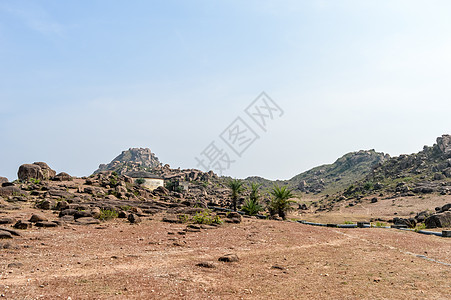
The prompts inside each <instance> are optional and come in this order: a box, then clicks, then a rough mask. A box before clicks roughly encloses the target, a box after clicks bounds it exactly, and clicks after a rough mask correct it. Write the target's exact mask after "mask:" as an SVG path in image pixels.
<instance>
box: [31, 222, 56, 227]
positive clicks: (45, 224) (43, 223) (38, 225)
mask: <svg viewBox="0 0 451 300" xmlns="http://www.w3.org/2000/svg"><path fill="white" fill-rule="evenodd" d="M35 225H36V227H57V226H58V224H57V223H55V222H49V221H42V222H37V223H36V224H35Z"/></svg>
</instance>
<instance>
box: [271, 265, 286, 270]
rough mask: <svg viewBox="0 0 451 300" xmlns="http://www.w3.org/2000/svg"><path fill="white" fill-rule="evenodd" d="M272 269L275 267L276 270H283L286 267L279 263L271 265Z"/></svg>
mask: <svg viewBox="0 0 451 300" xmlns="http://www.w3.org/2000/svg"><path fill="white" fill-rule="evenodd" d="M271 269H275V270H281V271H285V270H286V269H285V268H284V267H282V266H279V265H274V266H272V267H271Z"/></svg>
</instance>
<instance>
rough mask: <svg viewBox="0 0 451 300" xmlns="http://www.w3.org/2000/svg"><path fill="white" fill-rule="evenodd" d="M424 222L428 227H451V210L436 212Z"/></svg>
mask: <svg viewBox="0 0 451 300" xmlns="http://www.w3.org/2000/svg"><path fill="white" fill-rule="evenodd" d="M424 224H425V225H426V227H427V228H437V227H439V228H443V227H451V211H446V212H443V213H438V214H434V215H432V216H430V217H429V218H427V219H426V220H425V221H424Z"/></svg>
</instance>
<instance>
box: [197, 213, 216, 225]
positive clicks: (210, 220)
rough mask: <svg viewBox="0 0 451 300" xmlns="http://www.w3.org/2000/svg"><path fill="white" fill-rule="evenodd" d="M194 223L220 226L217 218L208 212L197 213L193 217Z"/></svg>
mask: <svg viewBox="0 0 451 300" xmlns="http://www.w3.org/2000/svg"><path fill="white" fill-rule="evenodd" d="M193 221H194V223H197V224H207V225H209V224H222V223H223V222H222V220H221V218H220V217H219V216H214V217H213V216H212V215H211V213H210V212H209V211H203V212H198V213H196V214H195V215H194V216H193Z"/></svg>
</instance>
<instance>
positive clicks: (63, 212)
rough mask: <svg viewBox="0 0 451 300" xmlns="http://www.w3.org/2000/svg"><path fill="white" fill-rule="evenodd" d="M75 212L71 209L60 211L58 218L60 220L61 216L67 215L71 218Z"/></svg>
mask: <svg viewBox="0 0 451 300" xmlns="http://www.w3.org/2000/svg"><path fill="white" fill-rule="evenodd" d="M76 212H77V210H76V209H73V208H68V209H64V210H62V211H60V214H59V217H60V218H61V217H63V216H67V215H70V216H73V215H75V213H76Z"/></svg>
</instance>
